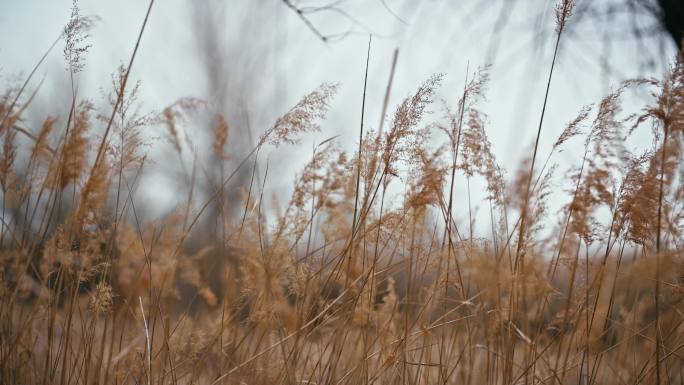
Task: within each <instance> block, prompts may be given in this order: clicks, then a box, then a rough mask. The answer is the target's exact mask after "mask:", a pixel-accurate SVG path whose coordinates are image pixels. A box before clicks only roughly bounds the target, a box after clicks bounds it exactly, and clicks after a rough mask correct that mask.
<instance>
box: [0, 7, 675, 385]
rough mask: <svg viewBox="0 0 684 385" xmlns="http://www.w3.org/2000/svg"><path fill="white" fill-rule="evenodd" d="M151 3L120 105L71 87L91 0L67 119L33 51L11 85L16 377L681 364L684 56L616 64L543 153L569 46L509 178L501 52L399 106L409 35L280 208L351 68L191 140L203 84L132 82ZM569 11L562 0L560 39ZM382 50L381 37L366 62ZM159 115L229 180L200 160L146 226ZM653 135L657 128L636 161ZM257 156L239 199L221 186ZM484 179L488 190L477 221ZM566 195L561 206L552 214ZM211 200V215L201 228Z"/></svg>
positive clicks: (583, 370)
mask: <svg viewBox="0 0 684 385" xmlns="http://www.w3.org/2000/svg"><path fill="white" fill-rule="evenodd" d="M151 9H152V3H150V6H149V8H148V11H147V14H146V15H145V19H144V22H143V24H142V28H141V29H140V34H139V36H138V40H137V42H136V45H135V49H134V51H133V54H132V56H131V58H130V61H129V64H128V66H126V67H123V66H122V67H121V68H119V70H118V71H117V72H116V73H115V74H114V76H113V77H112V91H111V93H110V96H109V98H108V101H109V108H108V109H107V110H106V111H98V110H96V108H95V107H94V103H93V101H89V100H83V99H82V98H81V97H80V96H79V94H78V89H77V87H75V86H74V84H76V83H75V82H76V81H77V79H78V74H79V71H80V70H81V69H82V68H83V66H84V65H86V63H85V56H86V54H87V51H88V48H89V45H88V29H89V28H90V25H91V21H90V20H89V19H87V18H83V17H81V16H80V15H79V12H78V7H77V4H76V3H74V9H73V12H72V15H71V20H70V21H69V23H68V24H67V27H66V28H65V31H64V33H63V35H62V36H61V37H62V38H64V39H65V41H66V44H65V49H64V54H65V60H66V64H67V69H68V70H69V74H70V78H71V87H70V89H69V90H66V92H67V95H69V99H70V106H71V107H70V108H69V111H68V114H66V116H63V117H54V116H47V117H45V118H44V120H43V124H42V125H41V126H40V127H27V126H26V123H25V122H26V119H24V118H25V114H26V113H27V112H26V111H27V110H28V107H29V106H30V104H31V102H32V100H33V96H34V95H35V93H34V94H33V95H30V94H28V90H27V84H29V83H30V82H29V80H30V78H31V77H32V76H33V74H34V73H35V69H34V70H33V71H32V72H31V74H30V75H29V79H27V80H26V82H25V83H23V85H21V86H17V87H14V86H11V85H10V86H8V87H7V89H6V90H5V92H4V93H3V94H2V97H0V118H1V120H0V138H1V139H2V157H1V159H0V181H1V182H2V186H1V187H2V224H1V225H2V230H1V233H0V382H1V383H5V384H72V383H73V384H76V383H83V384H127V383H135V384H177V383H180V384H190V383H203V384H219V383H225V384H293V385H294V384H371V383H375V384H397V383H401V384H452V383H453V384H456V383H458V384H518V383H525V384H641V383H643V384H650V383H655V384H678V383H682V381H684V362H683V358H682V354H684V351H683V349H682V348H683V347H684V326H683V323H684V313H683V311H682V309H684V306H683V305H684V260H682V235H683V228H682V226H683V225H684V216H683V214H682V213H683V212H684V210H683V209H684V206H683V203H684V184H682V178H683V175H684V164H683V163H682V153H681V151H682V143H683V139H684V136H683V134H684V61H683V60H682V57H681V56H679V57H677V58H675V60H674V62H673V63H672V65H671V68H670V71H669V72H668V74H667V75H666V76H665V77H664V78H663V79H638V80H631V81H627V82H624V83H623V84H620V85H619V86H618V87H617V88H616V89H615V90H614V91H612V92H611V93H610V94H609V95H607V96H606V97H605V98H603V99H602V100H600V101H598V102H597V103H595V104H590V105H588V106H587V107H585V108H583V109H582V110H581V111H579V113H578V115H577V117H576V118H575V119H573V120H572V121H570V122H569V123H568V124H567V126H566V127H564V128H563V129H562V131H561V134H560V135H559V136H558V138H557V140H556V141H555V142H554V143H553V146H552V147H551V150H550V152H549V153H548V154H541V153H539V148H540V147H539V146H538V144H539V142H540V138H541V135H540V133H541V130H542V127H543V126H545V125H544V113H545V112H544V111H545V110H546V105H547V103H559V102H562V101H560V100H553V99H548V90H549V88H550V87H551V86H552V74H553V65H554V64H555V62H556V60H557V58H556V57H555V54H554V60H553V64H552V67H551V68H550V71H549V74H548V86H547V98H546V99H545V101H544V105H543V106H540V107H541V108H542V114H541V118H540V121H539V126H538V133H537V136H536V140H535V146H534V152H533V153H531V154H529V156H528V157H527V160H526V161H524V162H523V163H522V164H521V165H519V167H518V170H516V171H515V173H514V174H513V177H512V178H508V179H507V178H506V177H505V175H506V172H505V169H504V167H502V166H501V165H499V164H498V163H497V160H496V157H495V155H494V150H493V148H492V144H491V143H490V141H489V139H488V134H487V130H488V127H487V124H488V120H487V115H486V113H485V112H484V111H483V110H482V100H483V99H484V98H485V97H486V93H487V83H488V72H487V71H488V69H487V68H486V67H485V68H478V69H477V70H475V71H472V73H469V74H468V76H467V80H466V83H465V85H464V87H463V89H462V90H461V91H460V92H459V94H460V98H459V100H457V101H455V103H454V104H452V103H450V102H444V104H443V106H441V107H440V106H439V105H438V104H436V103H434V99H435V96H436V92H437V90H438V88H439V87H440V82H441V80H442V78H443V75H441V74H437V75H434V76H432V77H430V78H428V79H427V80H426V81H425V82H424V83H423V84H421V85H419V86H418V87H417V89H416V91H415V93H413V94H412V95H409V96H408V97H406V98H405V99H404V100H403V101H402V102H401V103H400V104H399V105H398V106H396V108H395V109H394V112H393V114H391V116H390V117H389V118H388V119H387V123H386V124H385V113H384V111H386V110H387V109H388V108H391V107H388V102H387V101H388V100H389V94H390V92H391V85H392V79H393V74H394V66H395V65H396V57H397V52H395V58H394V63H393V66H392V69H391V75H390V77H389V81H388V86H387V91H386V95H385V98H384V107H383V116H382V118H381V123H380V125H379V128H378V129H377V130H373V129H369V128H368V127H367V126H364V121H365V120H367V117H366V116H365V106H366V104H367V103H373V102H375V101H372V100H367V99H366V92H365V88H366V80H367V79H364V94H363V99H362V101H361V102H362V105H363V112H362V117H361V127H360V133H359V135H360V136H359V143H358V149H357V150H356V151H355V152H354V153H348V152H346V151H344V150H343V149H342V147H341V146H340V145H339V144H338V143H337V140H336V138H334V137H333V138H329V139H327V140H325V141H323V142H321V143H319V144H318V145H317V146H316V147H315V148H314V149H313V151H312V154H311V159H310V160H309V161H308V162H307V163H306V165H305V166H304V168H303V169H302V170H301V171H300V172H299V173H298V174H297V178H296V181H295V184H294V188H293V192H292V195H291V196H290V197H289V199H287V200H283V202H285V203H286V204H285V205H284V206H283V207H276V208H275V209H273V208H272V207H273V206H274V205H272V204H267V203H268V202H264V200H265V199H266V198H267V197H265V191H266V185H267V184H268V181H269V178H271V176H269V174H268V167H266V169H262V170H258V171H257V167H258V164H259V158H260V157H263V154H264V153H268V152H270V151H274V150H276V149H277V148H279V147H281V146H285V145H294V144H297V143H298V142H299V140H300V139H301V138H302V137H303V136H305V135H307V134H310V133H312V132H317V131H319V130H320V124H321V123H322V122H323V121H324V120H325V118H326V114H327V111H328V108H329V106H330V104H331V103H332V102H333V98H334V96H335V93H336V91H337V87H338V86H337V85H336V84H323V85H321V86H320V87H319V88H317V89H316V90H314V91H312V92H311V93H309V94H307V95H305V96H304V97H303V98H302V99H301V100H300V101H299V102H298V103H297V104H296V105H294V106H293V107H292V108H291V109H290V110H288V111H285V112H284V114H283V115H282V116H281V117H280V118H278V119H277V120H276V121H275V122H274V123H273V125H272V126H270V127H267V128H265V129H264V130H263V133H262V134H261V136H259V138H258V140H257V141H256V144H255V145H254V147H253V148H251V149H249V150H248V151H245V152H244V153H247V155H246V156H245V157H243V158H235V157H233V156H232V154H230V150H229V146H228V144H229V143H230V140H231V137H232V136H233V135H236V133H237V132H238V131H237V129H239V128H236V127H231V126H230V122H229V120H228V118H227V117H226V116H224V115H219V116H217V117H216V119H215V122H216V126H215V127H214V129H213V134H214V136H215V141H214V144H213V145H212V146H211V147H210V148H207V149H196V148H195V147H194V146H188V145H187V143H186V142H187V141H189V140H191V138H188V137H185V138H184V137H182V136H181V135H180V134H179V129H178V126H179V124H182V121H183V119H184V117H185V116H186V114H187V113H188V112H190V111H195V112H196V113H201V111H203V110H202V104H203V102H202V101H199V100H195V99H182V100H180V101H178V102H177V103H175V104H173V105H171V106H169V107H168V108H166V109H164V110H163V111H162V112H161V113H159V114H145V113H142V112H141V111H142V110H141V109H140V103H139V102H138V100H137V95H138V90H139V87H140V84H139V83H136V84H134V85H132V86H131V85H129V84H128V79H129V74H130V72H131V71H134V70H135V67H134V58H135V55H136V52H137V49H138V45H139V43H140V39H141V38H142V36H143V33H144V26H145V24H146V23H147V20H148V17H149V16H150V10H151ZM571 14H572V2H571V1H561V2H560V3H559V6H558V7H557V12H556V18H557V19H556V23H557V29H556V32H557V40H556V51H555V52H557V51H558V49H559V47H562V39H561V36H562V32H563V30H564V28H565V26H566V23H570V22H572V18H571ZM53 47H54V45H53ZM50 49H52V47H51V48H50ZM48 52H49V51H48ZM370 55H371V50H370V41H369V56H368V57H366V58H359V62H360V63H361V60H362V59H365V60H366V65H368V64H367V62H368V60H369V58H370ZM42 61H43V59H41V61H40V62H39V63H38V64H37V66H36V68H37V67H38V66H39V65H40V64H41V63H42ZM468 72H470V71H468ZM643 90H646V91H648V92H649V93H650V95H651V97H650V99H648V100H645V101H644V105H643V106H642V108H641V109H639V110H633V111H623V107H622V106H623V103H622V100H623V98H624V97H625V95H626V94H629V93H633V92H635V91H643ZM440 108H441V109H442V110H443V117H436V118H435V116H438V115H429V114H428V112H429V111H434V110H437V109H440ZM152 125H158V126H163V127H165V128H166V129H167V131H168V138H169V140H170V142H171V143H172V146H173V151H175V152H177V153H178V155H179V157H178V162H179V163H180V164H182V166H183V167H184V168H185V166H186V165H185V164H183V159H184V158H183V156H181V152H182V151H184V150H185V149H187V148H189V149H190V150H191V151H206V152H208V153H212V154H213V156H215V158H216V159H217V160H218V163H217V164H218V165H219V167H220V170H219V171H220V172H219V175H220V176H221V180H220V181H219V182H218V183H213V184H212V181H211V178H210V173H208V172H206V170H202V165H201V164H200V165H197V164H194V165H193V166H192V169H193V171H192V175H191V177H190V178H189V180H190V183H191V188H190V193H189V196H188V197H187V199H186V200H185V201H186V204H184V205H182V206H180V207H177V208H176V209H175V210H173V211H172V212H171V213H170V214H168V215H166V216H164V217H162V218H157V219H155V220H151V221H143V218H141V215H140V208H139V207H136V200H135V190H136V188H137V186H138V185H139V184H140V181H141V179H142V178H145V177H146V175H147V174H146V172H145V165H146V162H147V159H148V154H147V153H146V151H148V149H149V146H147V143H146V138H145V135H143V130H144V129H145V128H146V127H149V126H152ZM384 126H386V127H384ZM548 129H549V130H553V128H551V127H549V128H548ZM648 129H650V131H648ZM637 131H646V133H647V134H648V133H650V135H651V138H652V140H651V141H650V143H648V142H647V143H643V146H641V147H640V148H639V150H637V151H640V152H636V153H635V152H634V150H630V149H628V146H627V143H628V141H630V140H632V138H633V137H634V135H635V132H637ZM640 135H642V137H643V134H640ZM20 138H22V139H20ZM570 142H578V143H582V144H583V147H582V148H583V153H578V154H573V156H574V158H575V162H576V164H575V165H573V166H571V167H570V168H569V169H568V170H567V171H566V172H567V178H566V182H567V183H566V184H565V185H563V186H560V187H558V186H555V185H553V184H552V182H553V178H552V175H553V173H554V172H559V171H558V170H559V167H558V166H556V165H554V164H555V162H554V156H555V155H556V154H557V153H558V152H560V151H562V150H563V149H564V148H565V147H566V146H567V145H568V143H570ZM149 156H152V157H153V156H154V154H150V155H149ZM195 158H197V157H196V156H195ZM542 159H543V160H544V162H543V163H541V162H540V160H542ZM262 160H263V159H262ZM198 168H199V170H198ZM244 169H247V170H248V172H247V173H246V175H251V178H250V181H249V183H248V184H247V185H246V186H244V191H243V194H242V196H243V199H242V200H241V201H227V198H226V194H224V192H225V190H226V189H227V188H229V187H232V186H234V178H235V176H236V175H237V174H238V172H242V171H244ZM205 177H206V179H207V180H206V181H205V180H203V178H205ZM474 180H479V181H482V182H484V185H485V186H486V191H484V194H485V197H486V198H485V200H486V203H487V205H488V209H489V213H488V214H489V220H490V223H488V224H487V226H486V227H487V228H488V229H490V230H488V232H487V233H486V234H485V235H482V234H478V233H477V227H476V226H475V223H474V219H473V215H472V209H471V207H472V197H473V196H476V194H475V193H474V192H473V193H472V194H471V188H470V186H471V181H474ZM207 183H209V185H210V186H212V187H211V192H210V193H209V194H202V193H201V192H199V188H198V187H197V188H196V186H200V185H206V184H207ZM459 185H462V186H465V190H466V191H467V192H468V195H467V196H465V197H461V196H458V195H457V194H455V189H454V187H455V186H459ZM549 199H553V200H555V201H563V202H565V204H564V205H563V206H562V208H561V210H560V211H559V212H549V205H548V204H547V202H548V200H549ZM275 206H277V205H275ZM228 207H231V212H239V213H240V214H241V215H237V216H229V215H226V214H225V213H226V212H227V208H228ZM236 207H237V208H239V209H238V210H235V209H234V208H236ZM212 210H218V211H219V215H217V216H216V217H215V218H219V222H214V221H206V220H205V216H207V213H208V212H210V211H212ZM461 215H462V216H463V217H466V219H463V218H460V216H461ZM464 222H465V223H466V224H465V225H464V224H463V223H464Z"/></svg>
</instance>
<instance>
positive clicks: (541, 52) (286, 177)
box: [0, 0, 675, 209]
mask: <svg viewBox="0 0 684 385" xmlns="http://www.w3.org/2000/svg"><path fill="white" fill-rule="evenodd" d="M326 3H330V1H300V2H298V4H300V5H301V6H302V7H303V6H315V5H321V4H326ZM339 3H340V5H339V9H337V10H336V11H328V12H318V13H315V14H310V15H309V18H310V21H311V23H312V24H313V25H314V26H315V27H316V28H317V29H318V30H320V32H321V33H324V34H330V35H335V34H339V33H344V32H350V33H349V34H348V35H346V37H344V38H343V39H340V40H339V41H332V42H329V43H327V44H326V43H323V42H322V41H321V40H320V39H319V38H318V37H317V36H316V35H315V34H314V33H313V32H312V31H311V30H310V29H308V28H307V26H306V25H305V24H304V22H303V21H302V20H300V19H299V17H298V15H297V14H296V13H295V12H293V11H292V10H290V9H289V8H287V7H286V6H285V5H284V3H283V2H282V1H280V0H231V1H219V0H212V1H189V0H188V1H182V0H157V1H156V3H155V5H154V8H153V9H152V13H151V16H150V20H149V24H148V26H147V29H146V31H145V34H144V36H143V39H142V42H141V46H140V50H139V54H138V57H137V59H136V63H135V64H134V68H133V72H132V76H133V77H134V79H135V80H142V86H141V87H142V88H141V95H142V100H143V101H144V106H145V108H146V109H148V110H156V111H159V110H161V109H162V108H164V107H165V106H166V105H169V104H170V103H172V102H173V101H175V100H176V99H178V98H180V97H184V96H192V97H198V98H202V99H205V100H207V101H208V102H209V107H208V109H209V110H210V112H212V113H213V112H219V111H220V112H224V113H225V114H226V117H227V118H228V121H229V124H230V125H231V128H232V130H233V135H234V136H235V137H237V139H236V141H238V142H240V143H243V144H244V143H248V142H249V137H248V135H247V134H246V132H247V131H246V126H247V124H249V127H251V129H252V130H253V131H254V132H255V135H258V133H260V132H261V131H262V130H264V129H266V128H268V127H269V125H270V124H272V123H273V121H275V119H276V118H277V117H278V116H279V115H280V114H282V113H283V112H285V111H286V110H287V109H288V108H289V107H290V106H292V105H294V103H296V102H297V100H298V99H299V98H300V97H301V96H302V95H304V94H305V93H307V92H309V91H311V90H313V89H314V88H315V87H316V86H317V85H319V84H320V83H322V82H339V83H341V86H342V87H341V88H340V91H339V93H338V96H337V97H336V99H335V101H334V103H333V106H332V109H331V111H330V115H329V119H328V120H327V121H326V122H325V123H324V124H323V125H322V128H323V131H324V132H323V133H321V134H320V135H316V136H312V137H308V138H306V139H305V140H304V142H303V143H302V146H300V147H288V148H282V149H279V150H278V151H277V152H276V153H274V154H273V155H271V158H270V161H271V169H272V171H271V172H272V175H276V176H279V177H278V178H276V177H274V179H273V180H272V181H269V185H270V186H271V188H272V189H278V188H283V186H288V185H290V184H291V182H292V180H293V178H294V172H295V170H297V169H298V167H299V166H300V165H301V164H302V162H303V161H304V160H305V159H306V156H305V155H306V154H307V153H309V151H310V148H311V146H312V143H313V142H315V141H320V140H322V139H324V138H327V137H329V136H332V135H336V134H339V135H341V136H340V141H341V142H342V143H343V144H344V145H345V146H346V147H347V148H353V146H354V141H355V140H356V137H357V136H358V123H359V119H360V111H361V95H362V90H363V73H364V66H365V60H366V57H365V55H366V49H367V42H368V34H369V33H373V35H374V36H373V43H372V48H371V57H370V68H369V84H368V95H367V115H366V124H367V126H368V127H371V128H377V125H378V122H379V120H380V116H379V114H380V109H381V106H382V100H383V94H384V92H385V87H386V82H387V78H388V74H389V69H390V65H391V58H392V53H393V50H394V49H395V48H398V49H399V60H398V65H397V71H396V77H395V82H394V88H393V94H392V96H391V99H390V112H391V111H392V110H393V106H395V105H396V104H398V103H399V102H400V100H401V99H402V98H404V97H406V96H407V95H409V94H410V93H411V92H412V91H413V90H415V89H416V87H417V86H418V85H419V84H420V83H421V82H423V81H424V80H425V79H426V78H427V77H429V76H430V75H431V74H434V73H445V74H446V78H445V81H444V83H443V86H442V87H441V89H440V91H439V97H440V98H444V99H445V100H446V101H447V102H448V103H451V104H452V105H455V103H456V100H457V98H458V95H459V94H460V92H461V87H462V85H463V82H464V77H465V76H466V68H467V66H469V67H470V69H471V72H472V70H474V69H475V68H476V67H477V66H482V65H485V64H492V69H491V83H490V86H489V91H488V93H487V97H488V101H487V102H486V103H485V104H484V105H483V106H482V109H483V110H484V111H485V112H487V113H488V114H489V118H490V123H489V125H488V127H487V130H488V133H489V136H490V140H491V142H492V144H493V146H494V150H495V152H496V155H497V157H498V158H499V160H500V162H501V163H502V164H503V165H504V166H506V165H515V164H517V162H518V161H519V160H520V158H521V156H522V155H523V154H524V153H525V151H527V150H528V149H529V146H530V145H531V143H532V140H533V137H534V134H535V132H536V125H537V121H538V117H539V113H540V109H541V106H542V101H543V97H544V87H545V85H546V84H545V80H546V76H547V74H548V68H549V65H550V62H551V57H552V53H553V51H552V50H553V43H554V40H553V36H552V34H553V32H554V16H553V7H554V4H555V2H553V1H546V2H542V1H538V0H530V1H524V0H513V1H511V0H496V1H477V0H420V1H419V0H406V1H404V0H385V1H384V2H383V1H380V0H346V1H341V2H339ZM580 3H581V1H580ZM595 3H599V2H595ZM600 3H602V4H603V5H601V7H604V8H605V10H606V12H607V14H608V15H609V16H608V17H607V18H604V19H600V18H598V17H597V18H589V17H586V16H585V17H583V18H582V20H580V21H578V22H577V24H575V25H572V23H573V20H572V19H571V21H570V23H571V26H572V29H571V33H568V35H567V36H566V37H565V38H564V39H565V40H563V41H562V42H561V49H560V53H559V58H558V63H557V68H556V70H557V72H556V73H555V78H554V80H553V84H552V88H551V94H550V99H549V100H550V102H549V105H548V108H547V118H546V121H545V124H544V130H543V134H542V138H541V146H542V147H541V151H542V154H545V153H546V152H545V151H546V150H547V149H548V148H549V147H550V144H551V143H552V142H553V141H554V140H555V138H556V137H557V135H558V134H559V133H560V131H561V130H562V129H563V126H564V124H565V123H566V122H567V121H569V120H571V119H572V118H573V117H574V116H575V115H576V114H577V112H578V111H579V110H580V108H581V107H582V106H583V105H585V104H588V103H592V102H596V101H597V100H599V99H600V98H601V96H602V95H604V94H605V93H606V92H607V91H609V90H610V87H611V86H615V85H616V84H618V83H619V81H621V80H624V79H626V78H630V77H636V76H660V75H661V74H662V73H663V72H664V70H665V69H666V68H667V65H668V63H669V62H670V61H671V59H672V57H673V55H674V52H675V49H674V45H673V44H671V43H670V42H669V41H668V40H667V39H666V38H665V37H664V36H662V37H661V36H659V35H654V36H652V37H647V38H645V40H644V41H642V42H641V43H638V42H637V43H635V39H634V38H633V37H630V36H631V34H630V33H629V31H631V30H632V29H633V27H634V26H635V25H636V26H639V25H649V23H650V24H652V22H653V20H651V19H650V18H649V17H647V16H643V17H641V16H638V17H637V18H636V19H634V18H630V17H628V16H626V13H623V12H621V10H624V7H625V6H624V0H606V1H602V2H600ZM147 4H148V3H147V2H146V1H142V0H119V1H95V0H82V1H80V2H79V5H80V8H81V14H82V15H89V16H97V17H98V18H99V20H98V21H97V22H96V24H95V27H94V28H93V30H92V31H91V35H92V36H91V38H90V44H92V48H91V49H90V51H89V52H88V54H87V57H86V68H85V70H84V71H83V72H82V73H81V74H80V77H79V79H78V85H79V93H80V95H81V96H83V97H90V98H93V99H95V100H96V101H97V100H101V92H100V89H102V88H105V89H107V90H108V88H107V87H109V85H110V80H109V79H110V74H111V73H112V72H114V71H115V70H116V67H117V66H118V65H119V64H120V63H123V62H126V63H127V62H128V60H129V58H130V54H131V52H132V49H133V46H134V43H135V39H136V37H137V34H138V31H139V28H140V25H141V23H142V21H143V18H144V15H145V10H146V7H147ZM510 4H515V7H512V8H508V7H507V6H509V5H510ZM0 7H1V9H2V10H3V11H2V12H1V13H0V36H3V38H2V39H1V40H0V68H1V70H0V82H2V84H7V82H8V81H12V80H15V81H16V80H23V77H24V76H26V75H27V74H28V72H29V71H30V69H31V68H32V66H33V65H34V64H35V63H36V62H37V60H38V59H39V58H40V57H41V55H42V54H43V52H44V51H45V50H46V49H47V48H48V47H49V46H50V45H51V44H52V42H53V41H54V40H55V38H56V37H57V36H58V35H59V33H60V31H61V28H63V26H64V25H65V23H66V22H67V20H68V19H69V15H70V8H71V1H70V0H50V1H46V0H0ZM611 7H612V8H611ZM609 11H610V12H609ZM496 25H504V26H505V29H503V30H502V32H501V33H499V34H497V35H493V31H494V30H495V26H496ZM62 48H63V44H62V43H59V44H58V46H57V47H56V48H55V50H54V51H53V52H52V53H51V55H50V57H49V59H48V62H47V63H46V65H44V66H43V67H41V69H40V70H39V75H40V76H37V77H36V81H35V82H34V83H33V86H34V87H35V86H36V85H37V83H38V81H40V79H44V84H43V86H42V88H41V92H40V94H39V96H38V98H37V100H36V103H35V104H34V107H33V109H32V111H31V113H30V114H29V118H30V119H35V121H36V122H37V121H40V120H41V119H43V118H44V116H45V115H46V114H48V113H53V114H56V113H59V112H60V111H63V110H64V109H65V108H68V105H69V102H70V94H69V93H68V92H66V90H67V89H68V82H67V79H68V78H67V72H66V70H65V64H64V60H63V56H62ZM488 62H489V63H488ZM433 109H434V110H435V112H436V113H435V115H434V116H435V117H437V116H440V115H441V113H440V112H439V104H436V105H435V106H434V107H433ZM207 115H209V114H207ZM200 126H201V124H199V123H198V124H197V125H196V126H195V127H188V130H191V131H192V132H193V133H195V134H197V137H200V136H201V135H202V134H201V132H206V130H205V129H203V128H202V127H200ZM203 130H204V131H203ZM149 134H150V136H163V135H164V132H163V130H162V129H161V128H156V129H150V132H149ZM205 138H208V136H205ZM198 140H199V139H198ZM160 141H161V142H162V143H163V140H160ZM200 143H201V141H200ZM154 154H155V153H154V152H153V154H152V155H153V156H152V158H153V159H154V158H155V156H154ZM157 154H161V152H159V151H158V152H157ZM159 156H162V155H159ZM578 156H579V155H578V154H577V153H574V152H573V151H566V152H564V153H563V154H562V156H561V157H560V158H559V161H566V162H567V161H572V162H576V161H577V157H578ZM157 167H159V168H160V170H162V171H163V170H164V168H165V167H168V164H165V163H164V162H163V161H162V162H160V161H159V159H157ZM511 168H513V169H511ZM167 171H168V170H167ZM513 171H515V170H514V167H509V175H510V174H511V173H512V172H513ZM148 180H149V181H151V182H149V183H152V184H154V187H155V188H154V189H149V188H147V189H143V191H144V192H142V194H143V195H142V196H141V198H140V199H142V200H144V201H145V202H147V203H148V204H149V205H150V206H154V207H155V208H158V209H161V208H164V207H167V205H168V204H169V203H171V199H172V198H171V197H172V196H174V195H175V194H174V191H176V190H177V189H179V188H182V186H181V185H179V182H177V181H176V180H175V179H174V178H173V174H172V173H158V174H157V175H156V176H151V177H150V178H149V179H148Z"/></svg>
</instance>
